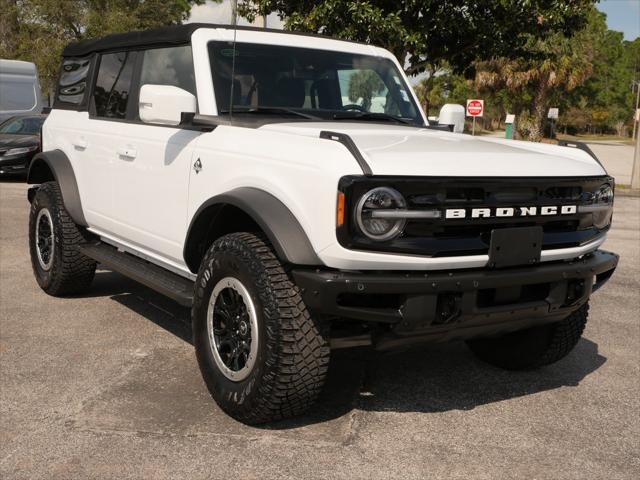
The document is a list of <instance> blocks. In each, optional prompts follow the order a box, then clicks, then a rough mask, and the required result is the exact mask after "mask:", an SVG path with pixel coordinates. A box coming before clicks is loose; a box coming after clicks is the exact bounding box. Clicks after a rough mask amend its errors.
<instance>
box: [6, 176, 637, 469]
mask: <svg viewBox="0 0 640 480" xmlns="http://www.w3.org/2000/svg"><path fill="white" fill-rule="evenodd" d="M25 190H26V186H25V185H24V184H22V183H16V182H10V183H0V242H1V244H0V245H1V248H0V427H1V428H0V478H3V479H38V478H42V479H76V478H77V479H88V478H91V479H95V478H114V479H127V478H154V479H155V478H158V479H165V478H166V479H178V478H185V479H199V478H225V479H228V478H239V479H251V478H260V479H266V478H291V479H303V478H312V479H316V478H317V479H333V478H336V479H337V478H348V479H354V478H355V479H359V478H366V479H376V478H402V479H409V478H464V479H480V478H491V479H494V478H509V479H511V478H526V479H533V478H535V479H560V478H566V479H587V478H588V479H605V478H606V479H623V478H625V479H626V478H629V479H632V478H633V479H636V478H639V476H640V371H639V370H640V368H639V367H640V315H639V310H640V199H638V198H630V197H619V198H618V199H617V200H616V211H615V215H614V222H615V226H614V228H613V230H612V232H611V233H610V238H609V241H608V243H607V244H606V247H607V248H608V249H610V250H613V251H616V252H618V253H620V254H621V256H622V260H621V264H620V266H619V268H618V271H617V272H616V274H615V275H614V276H613V278H612V280H611V281H610V282H609V284H608V285H607V286H605V287H604V288H603V289H602V290H601V291H600V292H598V294H597V295H596V296H595V297H594V299H593V301H592V308H591V319H590V322H589V324H588V326H587V330H586V332H585V335H584V338H583V339H582V340H581V342H580V343H579V345H578V346H577V348H576V349H575V351H574V352H572V353H571V354H570V355H569V356H568V357H567V358H566V359H564V360H563V361H561V362H560V363H558V364H556V365H553V366H550V367H546V368H544V369H542V370H539V371H536V372H526V373H511V372H505V371H501V370H498V369H496V368H493V367H490V366H488V365H485V364H482V363H480V362H479V361H477V360H475V359H474V358H473V357H472V355H471V354H470V352H469V351H467V349H466V347H465V346H464V344H460V343H451V344H439V345H435V346H432V347H429V348H424V349H422V350H418V351H413V352H406V353H400V354H394V355H378V354H371V353H367V352H363V351H360V352H345V351H343V352H340V353H339V354H337V355H335V356H334V358H333V359H332V364H331V370H330V378H329V383H328V385H327V388H326V389H325V391H324V393H323V395H322V398H321V401H320V403H319V404H318V406H317V407H316V408H315V409H314V410H313V412H312V413H311V414H309V415H308V416H305V417H302V418H299V419H296V420H293V421H288V422H285V423H279V424H273V425H267V426H263V427H261V428H252V427H247V426H244V425H242V424H239V423H237V422H235V421H233V420H231V419H229V418H228V417H227V416H225V415H224V414H223V413H222V412H221V411H220V410H219V409H218V408H217V407H216V405H215V403H214V402H213V401H212V400H211V399H210V397H209V395H208V393H207V392H206V389H205V386H204V384H203V382H202V380H201V378H200V374H199V372H198V368H197V365H196V362H195V358H194V353H193V348H192V346H191V345H190V344H189V343H188V341H186V340H187V339H188V338H189V337H190V331H189V327H188V324H187V323H185V322H187V320H188V316H189V312H188V310H185V309H182V308H180V307H178V306H176V305H175V304H173V303H172V302H171V301H169V300H166V299H164V298H163V297H161V296H159V295H158V294H155V293H154V292H152V291H150V290H148V289H146V288H144V287H142V286H140V285H137V284H135V283H134V282H132V281H129V280H128V279H126V278H124V277H122V276H120V275H117V274H115V273H111V272H108V271H99V272H98V273H97V275H96V280H95V283H94V288H93V289H92V291H91V293H90V294H88V295H86V296H83V297H78V298H67V299H58V298H52V297H48V296H46V295H45V294H44V293H43V292H41V291H40V290H39V288H38V287H37V285H36V283H35V281H34V279H33V277H32V273H31V266H30V262H29V257H28V250H27V214H28V204H27V201H26V198H25Z"/></svg>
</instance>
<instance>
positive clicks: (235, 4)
mask: <svg viewBox="0 0 640 480" xmlns="http://www.w3.org/2000/svg"><path fill="white" fill-rule="evenodd" d="M237 34H238V0H234V2H233V57H232V59H231V89H230V90H229V122H231V123H232V124H233V98H234V91H233V90H234V86H235V83H236V82H235V79H236V38H237Z"/></svg>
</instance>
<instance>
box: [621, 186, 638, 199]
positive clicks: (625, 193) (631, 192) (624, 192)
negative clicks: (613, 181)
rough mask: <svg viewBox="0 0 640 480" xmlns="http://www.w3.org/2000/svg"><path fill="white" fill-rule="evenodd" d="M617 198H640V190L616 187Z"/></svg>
mask: <svg viewBox="0 0 640 480" xmlns="http://www.w3.org/2000/svg"><path fill="white" fill-rule="evenodd" d="M616 196H622V197H636V198H638V197H640V189H631V188H620V187H619V186H616Z"/></svg>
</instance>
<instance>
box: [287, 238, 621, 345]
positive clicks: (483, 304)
mask: <svg viewBox="0 0 640 480" xmlns="http://www.w3.org/2000/svg"><path fill="white" fill-rule="evenodd" d="M617 264H618V255H616V254H614V253H610V252H606V251H601V250H599V251H596V252H594V253H592V254H589V255H586V256H584V257H583V258H581V259H579V260H574V261H571V262H553V263H543V264H538V265H536V266H532V267H522V268H519V267H518V268H505V269H493V270H489V269H483V270H478V269H475V270H464V271H461V270H453V271H451V272H443V271H438V272H426V273H416V272H411V273H398V272H394V273H378V272H376V273H362V272H353V273H351V272H349V273H348V272H341V271H329V270H294V271H293V272H292V273H293V277H294V279H295V281H296V283H297V285H298V286H299V287H300V289H301V290H302V296H303V299H304V301H305V304H306V305H307V307H308V308H310V309H311V310H312V311H313V312H315V313H319V314H323V315H329V316H332V317H339V318H346V319H353V320H362V321H365V322H376V323H378V324H382V325H386V327H385V329H384V332H385V333H384V334H383V335H382V336H381V337H380V338H379V339H378V342H377V343H378V347H379V348H381V349H386V348H393V347H394V346H400V345H405V344H407V343H413V342H416V343H419V342H424V341H439V340H449V339H455V338H471V337H476V336H486V335H493V334H497V333H503V332H508V331H515V330H520V329H523V328H528V327H530V326H534V325H538V324H543V323H548V322H554V321H558V320H561V319H563V318H565V317H566V316H567V315H569V314H570V313H571V312H573V311H575V310H576V309H578V308H579V307H580V306H582V305H584V304H585V303H586V302H587V300H588V299H589V296H590V295H591V293H592V292H593V291H595V290H597V289H598V288H600V287H601V286H602V285H603V284H604V283H605V282H606V281H607V280H608V279H609V277H610V276H611V275H612V274H613V272H614V270H615V268H616V266H617Z"/></svg>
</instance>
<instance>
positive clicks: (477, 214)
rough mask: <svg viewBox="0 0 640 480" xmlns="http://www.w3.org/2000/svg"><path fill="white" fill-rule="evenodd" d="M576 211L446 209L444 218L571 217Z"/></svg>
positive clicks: (562, 208)
mask: <svg viewBox="0 0 640 480" xmlns="http://www.w3.org/2000/svg"><path fill="white" fill-rule="evenodd" d="M577 211H578V207H577V206H576V205H546V206H544V207H533V206H532V207H480V208H447V209H446V211H445V218H450V219H456V218H499V217H536V216H540V215H542V216H551V215H573V214H574V213H576V212H577Z"/></svg>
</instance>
